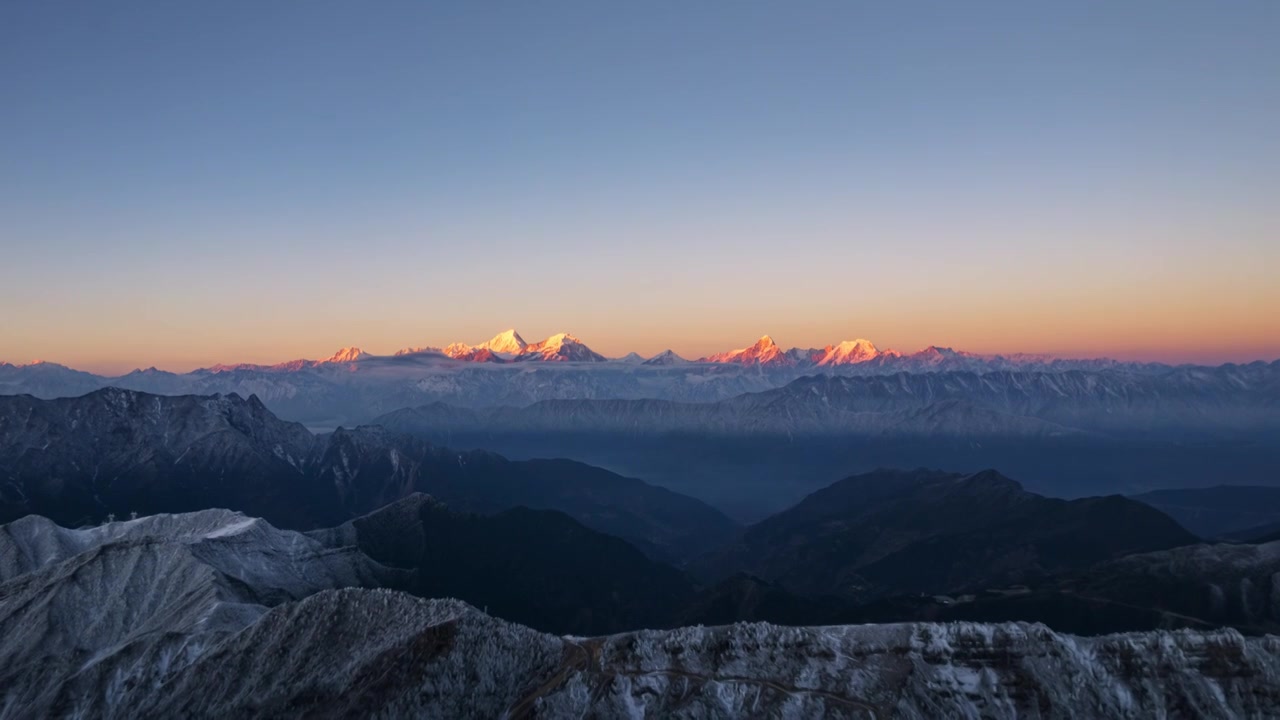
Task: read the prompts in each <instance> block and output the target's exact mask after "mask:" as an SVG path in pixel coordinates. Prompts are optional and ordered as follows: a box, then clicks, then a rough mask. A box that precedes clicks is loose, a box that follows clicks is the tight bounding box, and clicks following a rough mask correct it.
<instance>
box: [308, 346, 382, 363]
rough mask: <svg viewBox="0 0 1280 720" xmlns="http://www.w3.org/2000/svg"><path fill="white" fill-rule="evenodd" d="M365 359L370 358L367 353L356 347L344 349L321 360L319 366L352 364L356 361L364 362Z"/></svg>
mask: <svg viewBox="0 0 1280 720" xmlns="http://www.w3.org/2000/svg"><path fill="white" fill-rule="evenodd" d="M367 357H371V356H370V355H369V353H367V352H364V351H363V350H361V349H360V348H358V347H344V348H342V349H341V350H339V351H338V352H336V353H334V354H333V355H331V356H329V357H327V358H325V359H324V360H321V361H320V364H322V365H327V364H331V363H332V364H341V363H353V362H356V361H357V360H364V359H365V358H367Z"/></svg>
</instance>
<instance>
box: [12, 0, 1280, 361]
mask: <svg viewBox="0 0 1280 720" xmlns="http://www.w3.org/2000/svg"><path fill="white" fill-rule="evenodd" d="M1277 38H1280V2H1275V1H1274V0H1263V1H1260V2H1225V3H1209V2H1200V1H1197V2H1179V1H1176V0H1159V1H1151V2H1122V3H1115V2H1062V3H1023V2H1007V3H979V2H966V3H951V2H947V3H936V4H934V3H914V2H906V3H854V2H831V3H814V2H796V3H782V2H772V3H751V2H737V1H735V2H725V3H713V2H706V3H688V2H650V3H627V4H624V3H600V2H580V3H560V2H538V3H486V2H467V3H451V4H446V3H417V2H395V1H392V2H380V3H359V2H342V3H325V2H307V3H286V2H267V3H264V2H256V1H255V2H244V3H238V2H202V3H198V2H154V3H141V4H135V3H127V2H110V3H106V2H83V3H64V2H57V1H56V0H50V1H45V2H9V3H3V4H0V360H8V361H10V362H23V361H27V360H30V359H32V358H37V357H39V358H44V359H48V360H55V361H58V362H62V363H65V364H69V365H72V366H76V367H81V368H85V369H92V370H99V371H118V370H127V369H130V368H132V367H136V366H148V365H158V366H160V367H164V368H168V369H174V370H185V369H190V368H193V367H197V366H201V365H208V364H212V363H215V362H231V361H255V362H272V361H279V360H286V359H290V358H296V357H322V356H325V355H328V354H329V353H331V352H333V350H335V349H336V348H338V347H339V346H343V345H352V344H354V345H359V346H361V347H363V348H364V349H366V350H368V351H372V352H379V353H382V352H391V351H393V350H395V349H397V348H400V347H403V346H406V345H423V344H437V345H442V344H445V343H447V342H450V341H453V340H462V341H468V342H478V341H480V340H483V339H485V338H487V337H488V336H490V335H492V334H494V333H495V332H497V331H499V330H502V329H504V328H506V327H510V326H515V327H517V328H519V329H520V331H521V333H522V334H524V336H525V337H526V339H528V340H534V339H538V338H540V337H543V336H546V335H549V334H551V333H554V332H557V331H569V332H572V333H574V334H575V335H577V336H579V337H580V338H582V339H583V340H584V341H586V342H587V343H588V344H590V345H591V346H592V347H594V348H595V349H597V350H599V351H601V352H604V353H606V354H613V355H621V354H623V353H625V352H627V351H630V350H636V351H639V352H641V353H644V354H649V353H652V352H656V351H658V350H661V349H663V348H665V347H668V346H670V347H673V348H674V349H676V350H677V351H678V352H681V353H683V354H685V355H689V356H697V355H701V354H705V353H709V352H713V351H718V350H723V349H727V348H730V347H741V346H743V345H746V344H749V343H750V342H752V341H753V340H754V339H755V338H756V337H758V336H759V335H760V334H762V333H766V332H767V333H770V334H772V335H773V337H774V338H775V339H776V340H777V341H778V342H779V343H780V344H783V345H786V346H791V345H799V346H816V345H824V344H827V343H829V342H834V341H839V340H841V339H848V338H854V337H867V338H870V339H872V340H873V341H875V342H876V343H877V344H878V345H879V346H881V347H895V348H898V349H901V350H915V349H918V348H920V347H923V346H925V345H929V344H939V345H950V346H954V347H957V348H962V349H967V350H972V351H979V352H1001V351H1028V352H1051V353H1057V354H1063V355H1073V356H1080V355H1089V356H1094V355H1110V356H1114V357H1122V358H1148V359H1162V360H1170V361H1201V362H1220V361H1226V360H1237V361H1238V360H1252V359H1259V358H1265V359H1271V358H1275V357H1277V356H1280V41H1277Z"/></svg>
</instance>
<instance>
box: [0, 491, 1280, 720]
mask: <svg viewBox="0 0 1280 720" xmlns="http://www.w3.org/2000/svg"><path fill="white" fill-rule="evenodd" d="M24 523H25V524H23V525H19V524H17V523H14V524H11V525H9V526H7V527H6V528H4V533H3V534H0V542H3V543H5V546H4V550H5V551H6V553H14V552H31V553H33V557H32V558H31V559H30V560H29V561H28V562H27V565H26V569H25V570H23V571H19V572H18V573H17V574H15V575H11V576H10V577H8V579H7V580H5V581H3V582H0V718H5V719H7V718H27V717H47V716H60V717H90V718H170V717H185V718H226V717H249V716H270V717H299V718H301V717H317V716H324V717H347V716H362V717H367V716H377V717H385V718H400V717H406V718H407V717H512V718H514V717H532V716H537V717H552V718H559V717H584V716H585V717H600V718H615V717H617V718H631V717H653V718H670V717H676V718H729V717H746V716H766V717H855V718H887V717H901V718H935V717H991V718H1013V717H1041V718H1055V717H1131V718H1145V717H1274V716H1276V715H1277V714H1280V694H1277V693H1276V692H1275V688H1276V687H1278V686H1280V640H1278V639H1277V638H1275V637H1260V638H1245V637H1242V636H1241V635H1240V634H1238V633H1236V632H1234V631H1211V632H1194V631H1176V632H1168V631H1159V632H1150V633H1128V634H1120V635H1108V636H1102V637H1096V638H1080V637H1073V636H1069V635H1062V634H1058V633H1055V632H1052V631H1050V630H1049V629H1047V628H1045V627H1043V626H1040V625H1029V624H1023V623H1001V624H975V623H955V624H946V625H941V624H930V623H907V624H893V625H853V626H830V627H780V626H774V625H769V624H765V623H751V624H736V625H728V626H719V627H688V628H681V629H676V630H645V631H638V632H628V633H623V634H619V635H611V636H606V637H597V638H580V637H560V636H555V635H548V634H544V633H539V632H536V631H533V630H530V629H528V628H525V627H522V626H519V625H515V624H512V623H508V622H505V621H502V620H498V619H496V618H493V617H490V616H488V615H486V614H485V613H483V612H481V611H480V610H478V609H476V608H474V607H471V606H469V605H467V604H465V603H462V602H459V601H457V600H449V599H437V600H425V599H419V598H414V597H411V596H408V595H405V594H403V593H399V592H393V591H389V590H379V589H357V588H354V587H353V586H356V585H361V584H371V583H377V582H379V581H380V578H381V576H382V575H383V574H384V573H393V572H395V571H392V570H389V569H387V568H383V567H381V566H377V565H376V564H370V563H369V561H368V560H367V558H364V557H363V556H360V555H359V554H358V553H355V552H354V551H352V550H350V549H338V550H334V549H326V548H324V547H322V546H321V545H320V543H318V542H316V541H314V540H312V539H310V538H308V537H307V536H304V535H299V534H297V533H291V532H287V531H281V530H277V529H275V528H272V527H271V526H269V525H266V524H265V523H262V522H261V521H257V520H252V519H249V518H245V517H244V516H241V515H237V514H234V513H224V512H221V511H211V512H209V513H192V514H189V515H180V516H171V517H162V518H144V519H141V520H138V521H133V522H129V523H118V524H116V525H111V526H107V527H106V528H99V529H95V530H82V531H66V530H58V529H54V528H51V527H49V526H48V524H47V523H42V522H41V521H40V520H38V519H31V520H28V521H24ZM55 538H56V539H55ZM35 548H42V549H40V550H36V549H35ZM53 548H59V549H53Z"/></svg>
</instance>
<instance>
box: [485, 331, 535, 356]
mask: <svg viewBox="0 0 1280 720" xmlns="http://www.w3.org/2000/svg"><path fill="white" fill-rule="evenodd" d="M528 346H529V343H527V342H525V341H524V338H522V337H520V333H518V332H516V331H515V328H511V329H509V330H503V331H502V332H500V333H498V334H497V335H494V336H493V337H491V338H489V339H488V340H487V341H485V342H483V343H480V344H479V345H477V346H476V349H479V350H492V351H493V352H496V353H503V354H507V355H518V354H519V353H520V352H522V351H523V350H524V349H525V348H526V347H528Z"/></svg>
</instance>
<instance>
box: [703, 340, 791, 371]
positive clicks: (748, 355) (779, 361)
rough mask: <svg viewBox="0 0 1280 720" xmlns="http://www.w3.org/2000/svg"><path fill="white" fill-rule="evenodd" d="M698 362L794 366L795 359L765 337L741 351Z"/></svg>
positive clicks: (709, 357)
mask: <svg viewBox="0 0 1280 720" xmlns="http://www.w3.org/2000/svg"><path fill="white" fill-rule="evenodd" d="M698 362H708V363H735V364H738V365H794V364H795V362H796V361H795V358H793V357H791V356H790V355H788V354H787V353H785V352H783V351H782V348H780V347H778V345H777V343H775V342H774V341H773V338H771V337H769V336H768V335H763V336H761V337H760V339H759V340H757V341H756V343H755V344H754V345H752V346H751V347H748V348H742V349H741V350H730V351H729V352H723V353H717V354H715V355H709V356H707V357H704V358H701V359H700V360H699V361H698Z"/></svg>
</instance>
